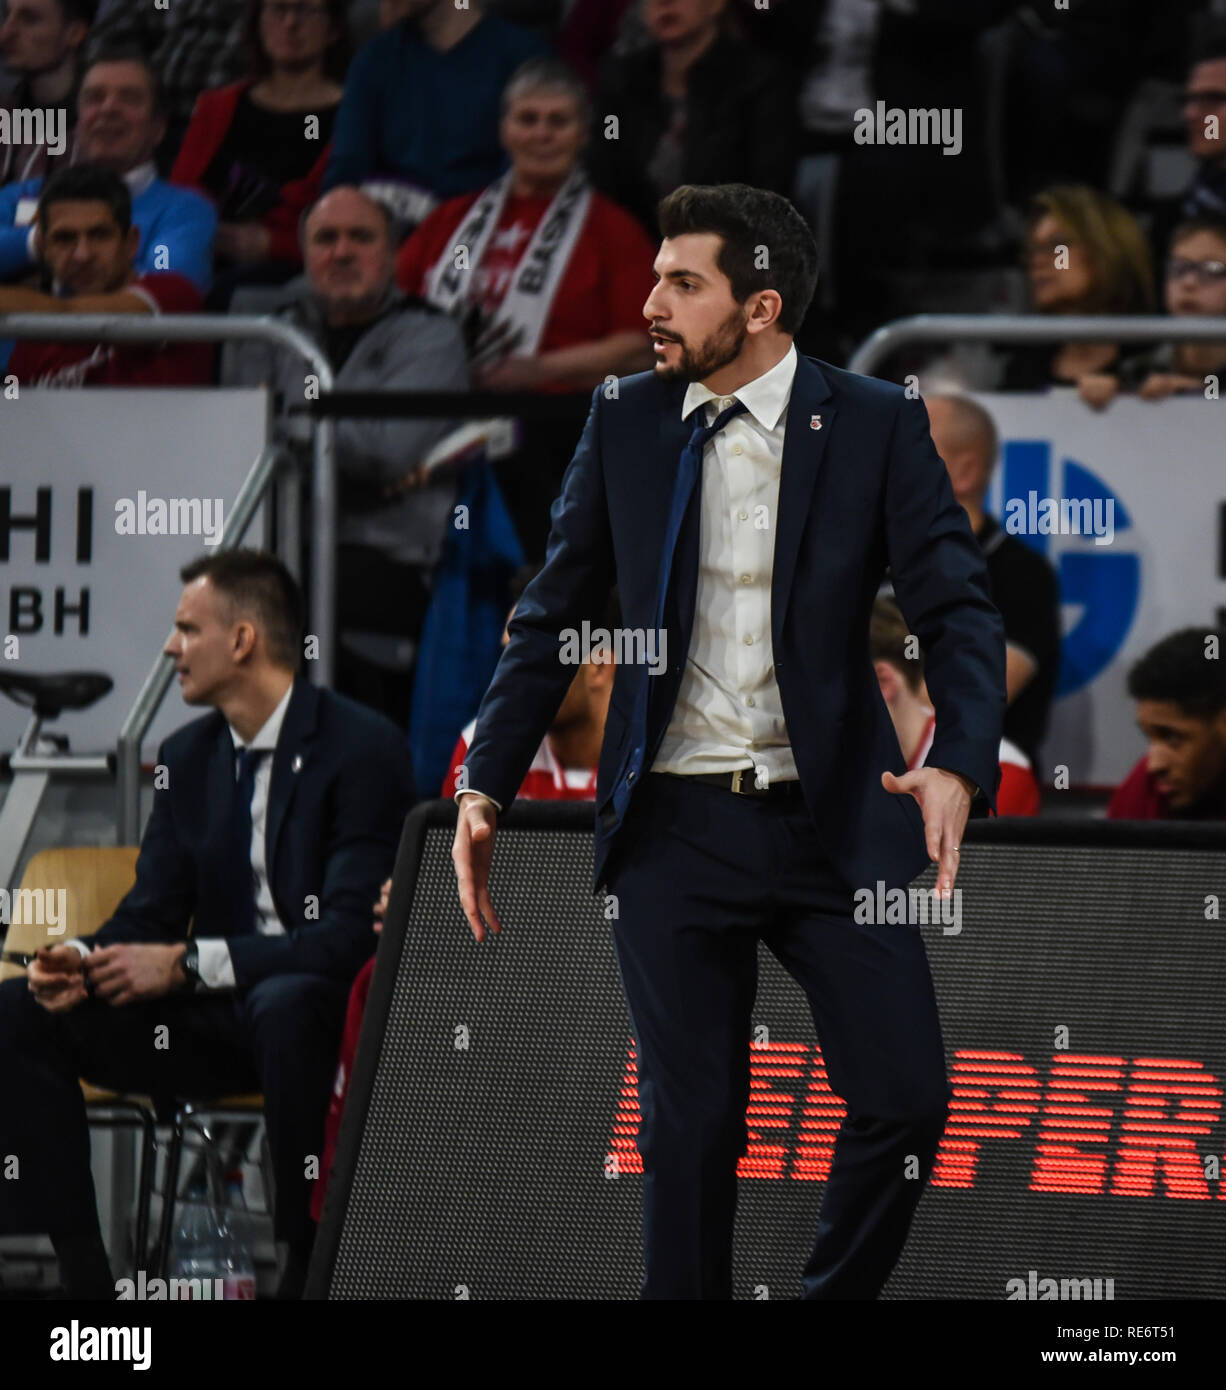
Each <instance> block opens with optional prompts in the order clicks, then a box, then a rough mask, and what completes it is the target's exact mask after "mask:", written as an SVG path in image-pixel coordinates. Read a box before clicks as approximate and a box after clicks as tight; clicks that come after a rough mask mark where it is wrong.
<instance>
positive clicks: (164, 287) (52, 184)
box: [0, 164, 213, 386]
mask: <svg viewBox="0 0 1226 1390" xmlns="http://www.w3.org/2000/svg"><path fill="white" fill-rule="evenodd" d="M36 227H37V234H38V247H39V252H40V255H41V257H42V260H43V263H44V264H45V265H46V267H47V270H48V271H49V273H50V276H51V284H52V293H51V294H43V293H41V292H40V291H38V290H29V289H21V288H17V287H15V286H0V313H3V314H19V313H42V314H45V313H60V314H163V313H166V314H173V313H196V312H199V310H200V307H201V302H200V291H199V290H198V289H197V288H196V287H195V285H193V284H192V282H191V281H190V280H188V279H187V278H186V277H185V276H183V275H179V274H177V273H176V272H174V271H145V272H144V273H138V271H137V269H136V266H135V260H136V250H137V246H138V245H139V242H140V232H139V230H138V229H137V228H136V227H135V226H133V225H132V197H131V194H130V193H129V192H128V186H127V184H126V183H125V182H124V180H123V179H121V178H120V177H119V175H118V174H116V173H115V172H114V171H113V170H110V169H103V168H99V167H97V166H93V165H89V164H76V165H73V166H71V167H70V168H67V169H61V170H60V172H59V173H58V174H53V175H52V176H51V178H49V179H48V180H47V185H46V187H45V188H44V189H43V192H42V194H41V196H40V197H39V200H38V212H37V215H36ZM8 371H9V372H11V373H12V374H13V375H14V376H15V377H16V378H17V380H18V382H19V383H20V384H21V385H23V386H206V385H208V384H209V383H210V382H211V381H212V377H213V350H212V348H210V347H209V346H208V345H207V344H202V343H150V344H148V345H145V344H140V345H137V344H132V345H122V344H120V345H108V344H104V343H93V344H91V343H40V342H22V341H19V342H18V343H17V345H16V347H15V348H14V349H13V354H12V356H11V357H10V359H9V363H8Z"/></svg>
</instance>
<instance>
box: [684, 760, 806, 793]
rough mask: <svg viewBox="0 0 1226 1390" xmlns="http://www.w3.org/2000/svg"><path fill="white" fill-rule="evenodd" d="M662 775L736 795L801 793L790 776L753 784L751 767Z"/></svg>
mask: <svg viewBox="0 0 1226 1390" xmlns="http://www.w3.org/2000/svg"><path fill="white" fill-rule="evenodd" d="M660 776H662V777H679V778H681V780H682V781H683V782H706V783H707V784H708V785H709V786H712V787H722V788H723V789H724V791H726V792H735V793H736V794H737V795H738V796H754V797H759V798H764V797H770V798H772V799H775V800H779V799H783V798H798V797H800V796H801V795H802V793H801V790H800V782H799V781H798V779H797V778H795V777H791V778H789V779H788V780H787V781H784V782H770V781H768V782H767V783H766V785H765V786H762V787H759V786H757V785H756V784H755V780H754V770H753V768H752V767H738V768H737V770H736V771H735V772H663V773H661V774H660Z"/></svg>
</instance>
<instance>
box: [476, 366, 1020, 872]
mask: <svg viewBox="0 0 1226 1390" xmlns="http://www.w3.org/2000/svg"><path fill="white" fill-rule="evenodd" d="M686 387H687V383H686V382H684V381H680V382H671V383H666V382H662V381H660V380H659V379H658V378H657V377H656V375H655V374H654V372H641V373H639V374H638V375H636V376H631V377H625V378H623V379H621V380H620V381H619V382H618V383H617V390H616V393H612V391H611V388H610V391H609V394H610V396H611V398H606V388H604V387H597V389H596V390H595V391H594V392H593V395H592V407H591V410H590V412H589V414H588V418H587V423H586V424H585V426H584V429H583V434H582V436H581V438H580V440H579V443H578V446H577V448H576V450H575V455H574V457H573V459H572V460H571V462H570V465H569V467H568V468H567V471H566V475H565V477H564V479H563V482H562V489H561V492H560V494H559V496H558V497H557V498H556V499H555V501H554V504H553V508H552V513H551V515H552V520H553V528H552V531H551V533H550V537H549V543H548V548H547V551H546V556H545V566H544V568H543V569H542V570H541V571H540V573H539V574H538V575H537V576H536V578H535V579H534V580H533V581H532V583H531V584H529V586H528V588H527V589H526V590H525V591H524V594H523V597H522V598H521V599H520V601H519V604H518V606H517V608H516V610H515V616H514V618H513V620H512V622H511V625H510V629H509V636H510V641H509V642H508V644H507V646H506V648H505V649H504V650H503V653H502V657H501V659H500V660H499V663H498V668H497V670H496V671H495V674H494V678H493V681H492V682H491V684H490V687H489V689H488V690H487V691H486V693H485V697H484V699H483V700H482V703H481V708H480V710H479V712H478V714H477V727H476V735H475V737H474V739H473V743H472V746H471V747H470V748H469V750H468V756H467V758H466V763H467V769H468V772H467V778H468V780H467V785H468V786H469V787H471V788H473V789H474V790H475V791H482V792H486V793H488V794H489V795H490V796H491V797H493V798H494V799H495V800H496V801H499V802H501V804H502V806H503V807H504V809H505V808H506V807H508V806H510V804H511V803H512V801H513V800H514V799H515V795H516V792H517V790H518V788H519V785H520V782H521V781H522V779H523V776H524V774H525V773H526V772H527V770H528V767H529V765H530V763H531V761H532V758H533V755H534V754H535V753H536V750H537V747H538V746H539V744H540V741H541V738H542V737H543V736H544V733H545V731H546V729H547V728H548V726H549V723H550V721H551V720H552V719H553V716H554V714H555V713H556V711H557V709H558V706H559V704H560V703H561V700H562V696H563V695H564V693H565V691H566V689H567V687H568V686H569V684H570V681H571V679H572V677H573V676H574V674H575V672H574V668H573V667H572V666H568V665H564V664H562V662H561V661H560V660H559V633H560V632H561V630H562V629H564V628H575V629H580V628H581V624H582V622H583V620H584V619H587V620H588V621H589V622H591V623H592V624H593V626H596V625H598V623H599V617H600V614H601V611H602V609H603V607H604V604H605V602H606V600H607V596H608V592H609V588H610V586H611V585H612V584H613V583H616V584H617V585H618V592H619V597H620V600H621V610H622V624H623V626H624V627H626V628H631V629H635V628H638V629H642V630H643V631H644V632H645V631H646V630H647V629H649V628H650V627H651V626H652V624H653V621H654V614H655V603H656V593H655V589H656V585H657V583H658V575H659V570H660V558H661V550H662V547H663V537H664V532H665V527H666V522H667V516H668V511H669V503H670V499H671V497H672V492H673V483H674V479H675V476H676V472H677V468H678V463H679V460H680V457H681V451H682V449H683V448H684V447H685V445H686V442H687V441H688V439H689V437H690V434H691V431H692V429H693V426H694V420H693V417H691V418H690V419H689V421H688V422H687V421H684V420H682V418H681V404H682V401H683V399H684V397H685V392H686ZM696 497H697V494H696ZM698 513H699V507H698V506H697V505H692V506H691V507H690V510H689V514H688V517H687V522H686V525H687V526H695V525H697V516H698ZM685 534H686V530H685V528H683V531H682V537H683V538H684V537H685ZM686 553H687V550H686V547H685V545H684V543H683V540H679V541H678V546H677V555H678V557H679V559H680V557H681V556H682V555H683V554H686ZM688 555H689V563H688V564H684V565H682V564H680V563H678V564H677V565H674V569H673V576H672V578H671V580H670V583H669V594H668V595H667V596H666V597H667V602H666V606H665V622H664V627H665V630H666V632H667V643H668V646H667V657H668V662H667V666H666V668H665V669H664V670H663V671H662V672H661V673H660V674H659V675H658V676H652V675H651V674H650V672H649V669H648V667H647V666H646V665H645V664H633V665H631V664H622V665H619V666H618V669H617V674H616V678H615V680H614V684H613V692H612V696H611V699H610V703H609V714H608V720H607V723H606V725H605V734H604V744H603V747H602V749H601V754H600V765H599V770H598V775H597V788H596V821H597V823H596V841H595V864H594V871H593V887H594V888H595V887H597V886H599V885H600V883H601V874H602V871H603V869H604V867H605V864H606V860H607V859H608V856H609V853H610V851H611V849H612V847H613V845H614V843H615V841H616V838H617V835H618V832H619V830H620V829H621V827H622V824H623V822H624V821H625V817H626V810H627V808H628V806H629V804H630V800H631V797H632V796H633V794H634V791H635V788H636V787H637V786H638V785H640V784H641V781H642V776H643V773H644V772H645V771H650V769H651V764H652V762H653V760H654V758H655V755H656V751H657V749H658V748H659V745H660V741H661V739H662V738H663V736H664V733H665V730H666V729H667V726H668V722H669V719H670V717H671V714H672V710H673V705H674V703H675V701H676V696H677V689H678V687H679V685H680V680H681V672H682V668H683V666H684V663H685V659H686V655H687V653H688V651H689V646H690V636H691V631H692V627H693V612H694V596H695V592H696V589H697V582H698V547H697V544H696V543H695V542H694V540H693V538H692V537H691V542H690V545H689V548H688ZM887 565H888V566H889V569H890V574H891V578H892V581H893V585H894V591H895V595H896V597H897V600H898V605H899V607H900V608H901V610H902V613H903V616H904V617H905V618H906V620H907V624H908V626H909V628H910V630H911V632H913V633H914V634H915V635H916V636H917V637H918V638H919V641H920V646H921V648H922V650H923V653H924V659H925V672H926V676H927V682H928V690H929V692H930V694H931V697H932V702H933V705H934V707H935V710H936V737H935V739H934V741H933V745H932V749H931V751H930V753H929V755H928V758H927V765H928V766H931V767H943V768H948V769H950V770H951V771H954V772H959V773H961V774H962V775H963V776H965V777H968V778H970V779H971V781H973V782H975V783H977V784H978V786H979V787H980V788H981V789H982V790H983V792H984V794H985V795H984V797H983V798H976V802H975V804H974V805H973V807H972V814H976V815H986V814H987V813H988V807H989V805H991V807H992V809H993V810H994V809H995V802H996V789H997V786H998V784H999V781H1000V763H999V746H1000V738H1001V726H1002V723H1003V719H1004V711H1005V704H1006V695H1005V634H1004V625H1003V623H1002V622H1001V618H1000V615H999V613H997V611H996V609H995V608H994V607H993V605H992V602H991V600H990V598H989V593H990V589H989V586H988V577H987V570H986V567H985V565H984V560H983V556H982V553H981V551H980V548H979V545H978V543H977V542H976V540H975V537H974V535H973V534H972V532H971V528H970V523H969V522H968V520H967V517H966V513H965V512H964V511H963V509H962V507H961V506H960V505H959V504H958V503H957V502H956V501H955V499H954V495H953V490H952V488H951V487H950V484H949V478H948V476H947V474H946V471H945V465H944V463H943V462H942V461H941V458H940V456H939V455H938V454H937V451H936V448H935V447H934V445H933V443H932V439H931V436H930V434H929V432H928V415H927V411H926V409H925V407H924V403H923V401H922V400H919V399H909V398H908V397H907V395H906V393H905V392H904V390H903V389H902V388H901V387H899V386H895V385H892V384H891V383H889V382H885V381H878V380H876V379H875V378H872V377H864V376H858V375H855V374H854V373H852V372H846V371H841V370H839V369H838V368H836V367H832V366H830V365H829V364H827V363H825V362H818V361H817V360H816V359H814V358H809V357H803V356H800V357H798V358H797V365H796V376H795V380H794V382H793V385H792V394H791V399H790V401H789V404H788V411H787V428H786V431H785V436H784V448H783V459H782V466H781V473H780V481H779V507H778V524H777V527H776V531H775V550H774V563H773V569H772V574H771V604H770V607H771V640H772V643H773V652H774V666H775V679H776V681H777V682H778V685H779V694H780V697H781V699H782V702H783V712H784V718H785V721H786V724H787V731H788V737H789V740H790V743H791V747H792V753H793V756H794V758H795V760H796V768H797V771H798V773H799V775H800V782H801V788H802V791H803V794H804V798H805V803H806V805H807V806H808V808H809V811H810V813H811V815H812V817H813V820H814V823H815V825H816V827H817V831H818V834H819V837H820V839H821V842H822V844H823V845H824V847H825V849H826V852H827V855H828V858H829V860H830V862H831V864H832V865H833V867H834V868H835V869H836V871H837V872H839V873H840V874H841V875H842V877H843V878H844V879H845V881H846V882H847V883H848V884H849V885H850V886H852V887H861V886H868V887H872V886H874V885H875V884H876V882H877V881H878V880H879V879H880V880H882V881H884V883H885V884H886V886H887V887H895V886H903V885H905V884H907V883H909V882H910V881H911V879H913V878H914V877H915V876H916V874H918V873H920V872H921V871H922V870H923V869H924V868H926V867H927V865H928V864H929V863H930V862H931V861H930V860H929V858H928V852H927V849H926V846H925V839H924V829H923V816H922V814H921V812H920V809H919V805H918V804H917V802H916V801H915V800H914V798H913V797H911V796H908V795H896V794H893V793H890V792H887V791H886V790H885V789H884V787H882V785H881V774H882V772H883V771H885V770H886V769H889V770H890V771H891V772H894V773H899V774H901V773H902V772H904V771H905V770H906V763H905V760H904V759H903V756H902V752H901V750H900V748H899V745H898V739H897V736H896V735H895V733H894V726H893V724H892V723H891V721H890V716H889V712H888V711H887V709H886V706H885V702H884V700H883V699H882V697H881V692H880V690H879V688H878V685H877V678H876V676H875V674H874V672H873V666H872V662H871V661H870V659H869V650H868V630H869V616H870V613H871V610H872V606H873V600H874V598H875V597H876V595H877V592H878V589H879V587H880V585H881V581H882V577H883V575H884V573H885V570H886V567H887ZM682 570H684V571H685V572H684V573H682V572H680V571H682ZM648 681H650V682H651V687H652V688H651V689H650V697H649V703H648V707H647V718H646V727H645V728H641V729H635V728H633V727H632V724H633V717H634V711H635V710H636V709H637V708H638V705H637V704H636V694H637V693H639V691H638V687H640V686H641V685H642V684H643V683H644V682H648Z"/></svg>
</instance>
